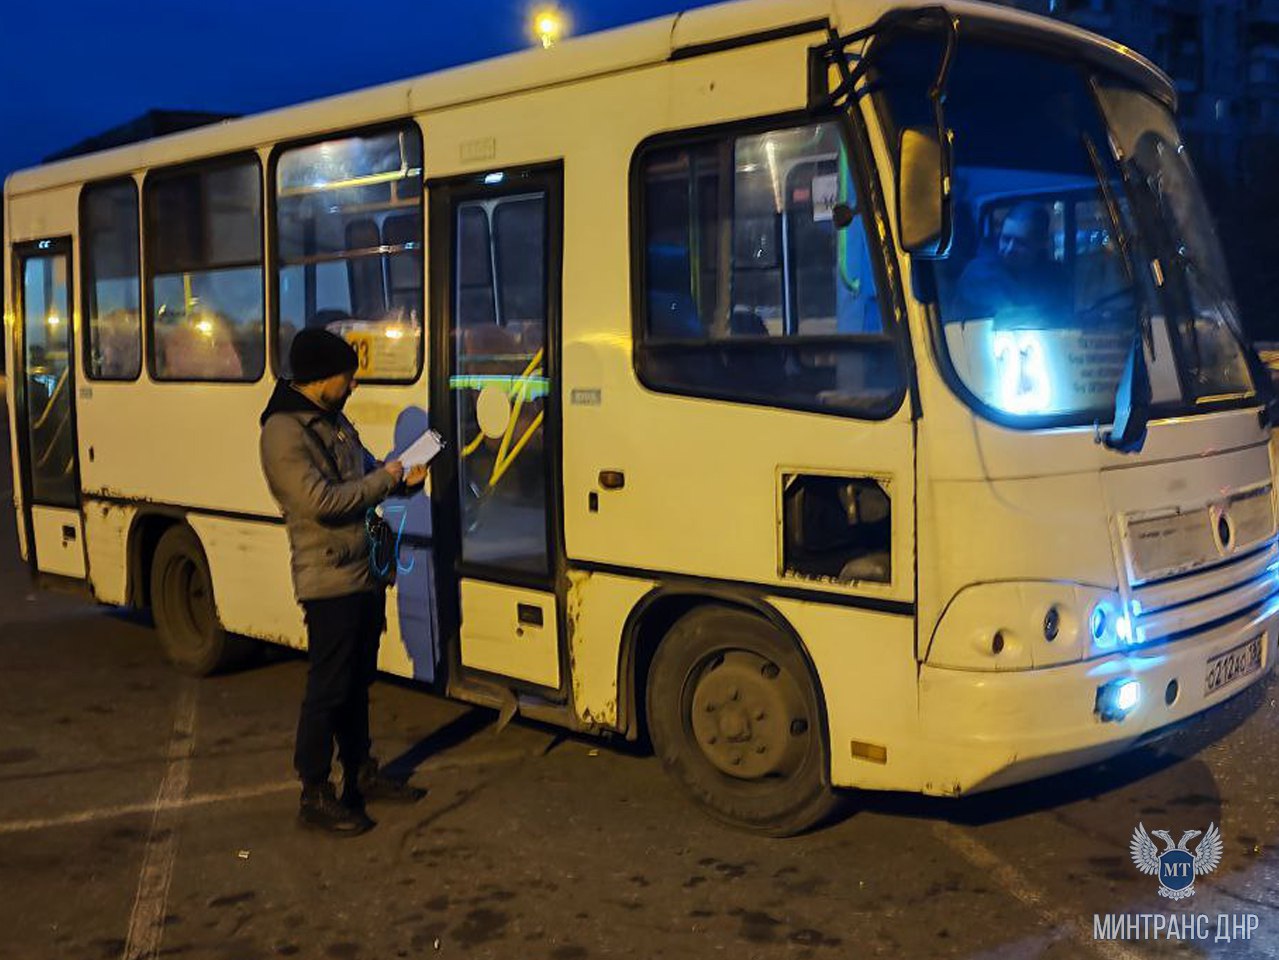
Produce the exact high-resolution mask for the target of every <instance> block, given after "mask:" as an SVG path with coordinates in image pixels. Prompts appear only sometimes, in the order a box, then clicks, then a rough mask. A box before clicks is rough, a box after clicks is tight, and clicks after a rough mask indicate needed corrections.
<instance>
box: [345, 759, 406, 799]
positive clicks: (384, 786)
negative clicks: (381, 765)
mask: <svg viewBox="0 0 1279 960" xmlns="http://www.w3.org/2000/svg"><path fill="white" fill-rule="evenodd" d="M347 780H348V783H349V780H350V778H349V777H348V778H347ZM425 796H426V791H425V790H423V789H421V788H420V787H414V786H412V785H410V784H408V783H405V782H404V781H403V780H395V779H392V778H391V777H388V776H386V775H385V774H384V773H382V771H380V770H379V769H378V765H377V761H376V760H373V759H371V758H370V759H368V760H365V761H364V763H362V764H361V765H360V772H359V773H358V774H357V775H356V777H355V786H354V788H351V787H349V786H344V787H343V789H342V799H343V802H346V800H347V798H348V797H350V798H351V800H352V802H353V803H358V808H359V809H363V807H364V801H365V800H369V801H372V802H373V803H378V802H384V803H417V802H418V801H419V800H421V799H422V798H423V797H425Z"/></svg>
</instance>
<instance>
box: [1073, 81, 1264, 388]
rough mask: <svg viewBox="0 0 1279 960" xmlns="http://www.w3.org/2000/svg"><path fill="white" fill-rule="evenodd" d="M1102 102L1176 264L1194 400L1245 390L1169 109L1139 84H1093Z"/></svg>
mask: <svg viewBox="0 0 1279 960" xmlns="http://www.w3.org/2000/svg"><path fill="white" fill-rule="evenodd" d="M1098 95H1099V97H1100V101H1101V105H1102V109H1103V110H1104V111H1105V113H1106V116H1107V119H1108V120H1109V121H1110V125H1111V127H1112V129H1113V130H1114V131H1115V133H1116V139H1117V140H1118V143H1119V149H1120V150H1121V151H1122V152H1123V154H1124V156H1125V157H1126V158H1127V161H1128V164H1129V168H1130V175H1131V177H1132V178H1133V179H1135V180H1137V181H1138V184H1139V186H1140V188H1141V189H1142V191H1143V193H1144V194H1145V195H1146V196H1147V197H1148V198H1149V199H1150V201H1151V202H1150V208H1151V214H1152V216H1154V217H1155V218H1156V219H1157V222H1158V224H1159V227H1160V232H1161V233H1163V234H1165V235H1166V236H1167V238H1168V240H1169V244H1168V246H1169V253H1168V254H1167V255H1168V256H1170V257H1171V258H1173V259H1175V260H1176V261H1177V262H1178V264H1179V265H1180V267H1181V271H1180V272H1181V273H1182V274H1183V275H1184V279H1185V292H1186V294H1187V295H1188V297H1187V298H1188V300H1189V310H1188V311H1187V312H1186V316H1185V317H1184V318H1183V319H1182V321H1181V322H1180V323H1178V324H1177V327H1176V332H1177V336H1178V340H1179V341H1180V345H1181V349H1182V355H1183V356H1184V357H1185V364H1186V370H1187V381H1188V383H1189V386H1190V389H1191V391H1192V392H1193V394H1194V397H1195V399H1210V398H1213V397H1216V396H1222V395H1239V394H1244V395H1247V394H1250V393H1251V392H1252V380H1251V377H1250V376H1249V373H1248V363H1247V360H1246V359H1245V358H1244V352H1243V349H1244V348H1243V346H1242V344H1241V342H1240V341H1241V339H1242V333H1241V331H1242V327H1241V325H1240V320H1239V308H1238V305H1237V303H1236V301H1235V294H1234V289H1233V287H1232V285H1231V283H1230V275H1229V273H1228V272H1227V270H1226V259H1225V254H1224V252H1223V251H1222V249H1221V242H1220V240H1219V239H1218V238H1217V231H1216V229H1215V227H1214V225H1213V221H1212V216H1211V214H1210V213H1209V212H1208V205H1207V202H1206V201H1205V200H1204V196H1203V191H1202V190H1201V189H1200V187H1199V181H1198V179H1197V178H1196V176H1195V173H1194V170H1193V168H1192V167H1191V166H1190V158H1189V156H1188V155H1187V153H1186V149H1185V146H1184V145H1183V144H1182V142H1181V137H1180V135H1179V134H1178V132H1177V128H1176V126H1175V125H1174V124H1173V121H1172V116H1171V114H1169V113H1168V111H1167V110H1166V109H1164V108H1163V107H1161V106H1160V105H1159V104H1158V103H1157V102H1156V101H1155V100H1153V99H1152V98H1151V97H1149V96H1148V95H1146V94H1144V93H1142V92H1141V91H1139V90H1133V89H1131V88H1129V87H1125V86H1119V85H1114V84H1102V85H1101V86H1100V88H1099V94H1098Z"/></svg>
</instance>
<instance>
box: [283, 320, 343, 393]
mask: <svg viewBox="0 0 1279 960" xmlns="http://www.w3.org/2000/svg"><path fill="white" fill-rule="evenodd" d="M359 366H360V361H359V358H358V357H357V356H356V355H355V350H354V349H352V347H351V345H350V344H349V343H347V342H346V341H345V340H343V339H342V338H341V337H339V336H338V335H337V334H335V333H329V331H327V330H325V329H323V328H320V327H312V328H309V329H306V330H300V331H298V335H297V336H296V337H294V338H293V345H292V346H290V347H289V368H290V369H291V370H292V371H293V382H294V383H314V382H315V381H316V380H325V379H327V378H329V377H332V376H336V375H337V374H339V373H354V372H355V371H356V369H358V368H359Z"/></svg>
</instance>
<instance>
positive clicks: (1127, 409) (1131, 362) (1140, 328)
mask: <svg viewBox="0 0 1279 960" xmlns="http://www.w3.org/2000/svg"><path fill="white" fill-rule="evenodd" d="M1083 142H1084V149H1085V151H1086V152H1087V154H1088V159H1089V161H1090V162H1091V163H1092V168H1093V174H1094V175H1095V176H1096V178H1097V188H1098V189H1099V190H1100V191H1101V197H1102V202H1103V203H1104V204H1105V207H1106V216H1107V218H1108V219H1109V220H1110V229H1111V233H1112V235H1113V236H1114V238H1115V243H1116V244H1118V246H1119V253H1120V259H1121V261H1122V263H1123V266H1124V275H1125V277H1126V278H1127V280H1128V286H1129V289H1131V290H1133V291H1134V292H1135V293H1136V294H1137V297H1138V302H1139V303H1140V307H1139V314H1138V321H1137V328H1136V329H1135V330H1134V331H1133V338H1132V345H1131V346H1130V347H1129V349H1128V359H1127V360H1126V361H1125V362H1124V372H1123V375H1122V376H1121V377H1120V378H1119V383H1118V384H1117V385H1116V387H1115V407H1114V414H1113V416H1112V418H1111V426H1110V429H1109V430H1106V431H1102V430H1101V429H1100V427H1099V428H1098V431H1097V435H1098V439H1099V440H1100V441H1101V442H1102V443H1103V444H1105V446H1106V447H1108V448H1109V449H1111V450H1116V451H1118V452H1119V453H1138V452H1139V451H1140V450H1141V448H1142V446H1143V445H1144V444H1145V442H1146V424H1147V423H1148V422H1149V420H1150V400H1151V391H1150V371H1149V369H1147V367H1146V346H1147V345H1149V346H1150V348H1151V350H1152V351H1153V349H1154V343H1153V339H1154V337H1153V334H1152V332H1151V322H1150V311H1149V305H1148V304H1147V303H1146V298H1145V297H1144V296H1141V294H1140V291H1139V290H1137V272H1136V269H1135V268H1134V267H1133V258H1132V239H1131V238H1130V237H1129V236H1128V231H1127V230H1125V229H1124V224H1123V218H1122V216H1121V214H1120V212H1119V204H1118V203H1117V202H1116V200H1115V194H1114V191H1113V190H1112V189H1111V186H1110V181H1109V179H1108V178H1107V177H1106V171H1105V168H1104V167H1103V166H1102V164H1101V157H1100V156H1099V155H1098V153H1097V146H1096V144H1094V143H1093V141H1092V137H1090V136H1089V135H1088V134H1086V133H1085V134H1084V135H1083Z"/></svg>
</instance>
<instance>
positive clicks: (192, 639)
mask: <svg viewBox="0 0 1279 960" xmlns="http://www.w3.org/2000/svg"><path fill="white" fill-rule="evenodd" d="M151 612H152V615H153V617H154V619H155V625H156V630H157V631H158V632H159V634H160V643H161V646H162V647H163V648H164V653H165V656H166V657H167V658H168V660H169V662H170V663H172V664H173V665H174V666H175V667H177V669H178V670H180V671H182V672H183V673H186V674H190V675H192V676H197V677H203V676H208V675H209V674H211V673H216V672H217V671H219V670H223V669H226V668H227V667H230V666H233V665H236V664H238V663H240V662H242V661H243V660H244V659H245V657H246V656H247V655H248V652H249V650H250V649H251V648H250V645H249V641H247V640H245V639H243V638H241V637H234V636H231V635H229V634H228V633H227V632H226V631H225V630H223V629H222V624H221V622H220V621H219V620H218V609H217V604H216V603H215V602H214V599H213V578H212V576H210V574H209V563H208V561H207V560H206V559H205V556H204V548H203V547H201V545H200V538H199V537H197V536H196V535H195V531H193V530H192V529H191V528H190V527H188V526H185V525H182V524H179V525H177V526H174V527H170V528H169V529H168V530H166V531H165V532H164V534H163V535H162V536H161V537H160V542H159V543H158V544H156V548H155V555H154V556H153V557H152V559H151Z"/></svg>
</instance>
